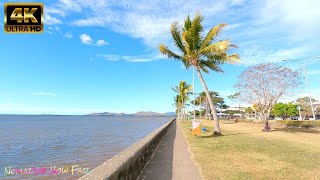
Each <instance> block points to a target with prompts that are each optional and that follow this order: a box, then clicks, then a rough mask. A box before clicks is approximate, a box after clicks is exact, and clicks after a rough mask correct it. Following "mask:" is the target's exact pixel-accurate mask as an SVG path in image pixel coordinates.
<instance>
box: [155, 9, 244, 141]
mask: <svg viewBox="0 0 320 180" xmlns="http://www.w3.org/2000/svg"><path fill="white" fill-rule="evenodd" d="M202 21H203V17H202V16H200V14H197V15H196V16H195V17H194V19H193V20H191V19H190V17H189V15H188V17H187V18H186V20H185V21H184V24H183V27H182V32H181V29H180V28H179V27H178V23H177V22H174V23H173V24H172V25H171V35H172V38H173V41H174V43H175V46H176V47H177V48H178V49H179V50H180V51H181V54H176V53H174V52H173V51H171V50H169V49H168V47H167V46H165V45H164V44H161V45H160V47H159V49H160V52H161V53H162V54H164V55H166V56H168V58H174V59H176V60H179V61H182V62H183V64H184V66H185V67H186V68H187V69H188V68H190V67H194V68H195V70H196V72H197V74H198V76H199V79H200V82H201V85H202V86H203V88H204V91H205V93H206V96H207V99H208V101H209V105H210V109H211V115H212V116H213V119H214V134H217V135H221V129H220V126H219V121H218V118H217V112H216V110H215V108H214V105H213V102H212V98H211V96H210V93H209V90H208V87H207V85H206V83H205V81H204V79H203V77H202V72H204V73H209V70H213V71H215V72H223V71H222V69H221V68H220V66H221V65H222V64H224V63H225V62H229V63H234V62H238V61H239V59H240V58H239V55H238V54H228V51H229V49H230V48H232V47H234V48H235V47H237V46H236V45H234V44H231V42H230V40H220V41H217V39H216V38H217V35H218V34H219V33H220V32H221V31H222V29H223V28H224V27H225V26H226V24H218V25H217V26H215V27H213V28H212V29H210V30H209V32H208V34H207V35H206V36H205V37H204V38H203V36H202V32H203V27H202V25H201V23H202Z"/></svg>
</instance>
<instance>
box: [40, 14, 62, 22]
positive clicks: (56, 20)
mask: <svg viewBox="0 0 320 180" xmlns="http://www.w3.org/2000/svg"><path fill="white" fill-rule="evenodd" d="M44 23H45V24H46V25H54V24H62V22H61V20H60V19H58V18H55V17H52V16H51V15H50V14H48V13H45V15H44Z"/></svg>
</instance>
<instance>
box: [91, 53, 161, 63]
mask: <svg viewBox="0 0 320 180" xmlns="http://www.w3.org/2000/svg"><path fill="white" fill-rule="evenodd" d="M97 56H98V57H103V58H104V59H105V60H107V61H126V62H149V61H155V60H159V59H163V58H164V57H163V56H161V55H160V54H150V55H140V56H122V55H114V54H103V55H97Z"/></svg>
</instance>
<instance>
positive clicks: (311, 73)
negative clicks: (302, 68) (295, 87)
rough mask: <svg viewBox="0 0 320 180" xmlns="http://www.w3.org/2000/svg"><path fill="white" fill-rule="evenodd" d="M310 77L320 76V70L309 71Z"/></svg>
mask: <svg viewBox="0 0 320 180" xmlns="http://www.w3.org/2000/svg"><path fill="white" fill-rule="evenodd" d="M308 75H320V70H310V71H308Z"/></svg>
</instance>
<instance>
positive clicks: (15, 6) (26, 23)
mask: <svg viewBox="0 0 320 180" xmlns="http://www.w3.org/2000/svg"><path fill="white" fill-rule="evenodd" d="M4 31H5V32H7V33H41V32H43V4H42V3H5V4H4Z"/></svg>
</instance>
